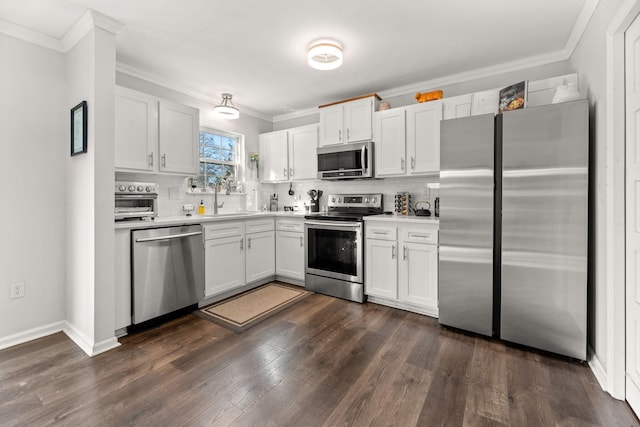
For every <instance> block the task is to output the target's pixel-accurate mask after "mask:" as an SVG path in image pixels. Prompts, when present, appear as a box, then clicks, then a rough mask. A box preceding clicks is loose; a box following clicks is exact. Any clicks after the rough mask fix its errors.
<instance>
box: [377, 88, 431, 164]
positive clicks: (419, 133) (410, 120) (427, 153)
mask: <svg viewBox="0 0 640 427" xmlns="http://www.w3.org/2000/svg"><path fill="white" fill-rule="evenodd" d="M442 110H443V101H441V100H440V101H430V102H424V103H420V104H415V105H411V106H408V107H401V108H394V109H391V110H384V111H379V112H377V113H376V114H375V131H376V132H375V135H376V136H375V147H376V156H375V158H376V176H377V177H385V176H405V175H421V174H434V173H438V172H439V170H440V120H442Z"/></svg>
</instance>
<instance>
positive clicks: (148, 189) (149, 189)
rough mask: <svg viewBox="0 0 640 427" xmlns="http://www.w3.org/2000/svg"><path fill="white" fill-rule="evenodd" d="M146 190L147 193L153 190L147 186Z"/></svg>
mask: <svg viewBox="0 0 640 427" xmlns="http://www.w3.org/2000/svg"><path fill="white" fill-rule="evenodd" d="M146 190H147V193H151V192H152V191H153V188H152V187H151V186H149V185H148V186H147V188H146Z"/></svg>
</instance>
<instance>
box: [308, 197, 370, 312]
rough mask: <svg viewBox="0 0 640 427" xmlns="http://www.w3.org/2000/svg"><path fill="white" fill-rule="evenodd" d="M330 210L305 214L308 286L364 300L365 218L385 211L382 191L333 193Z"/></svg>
mask: <svg viewBox="0 0 640 427" xmlns="http://www.w3.org/2000/svg"><path fill="white" fill-rule="evenodd" d="M327 198H328V202H327V212H321V213H315V214H310V215H307V216H305V224H304V234H305V240H306V242H307V245H306V247H307V251H306V253H305V264H306V275H305V287H306V288H307V289H308V290H310V291H314V292H318V293H321V294H326V295H331V296H334V297H338V298H344V299H347V300H350V301H356V302H364V266H363V263H364V242H363V229H364V221H363V217H364V216H366V215H377V214H381V213H382V194H380V193H377V194H333V195H329V196H327Z"/></svg>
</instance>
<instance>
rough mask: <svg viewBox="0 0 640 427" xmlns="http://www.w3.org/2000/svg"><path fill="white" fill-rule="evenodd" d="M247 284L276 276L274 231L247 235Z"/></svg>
mask: <svg viewBox="0 0 640 427" xmlns="http://www.w3.org/2000/svg"><path fill="white" fill-rule="evenodd" d="M246 242H247V259H246V262H247V269H246V272H247V276H246V277H247V283H251V282H255V281H256V280H260V279H265V278H267V277H270V276H273V275H274V274H276V269H275V263H276V259H275V234H274V232H273V231H263V232H261V233H251V234H247V235H246Z"/></svg>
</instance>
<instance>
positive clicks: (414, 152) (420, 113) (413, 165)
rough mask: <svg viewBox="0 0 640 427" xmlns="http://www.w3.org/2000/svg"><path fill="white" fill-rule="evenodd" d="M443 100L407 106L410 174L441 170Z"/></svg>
mask: <svg viewBox="0 0 640 427" xmlns="http://www.w3.org/2000/svg"><path fill="white" fill-rule="evenodd" d="M441 119H442V101H431V102H425V103H423V104H418V105H413V106H411V107H407V155H408V156H409V159H408V165H407V166H408V171H409V173H410V174H423V173H437V172H439V171H440V120H441Z"/></svg>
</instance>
